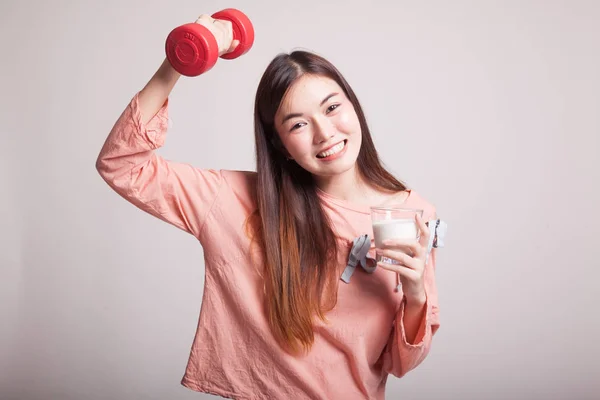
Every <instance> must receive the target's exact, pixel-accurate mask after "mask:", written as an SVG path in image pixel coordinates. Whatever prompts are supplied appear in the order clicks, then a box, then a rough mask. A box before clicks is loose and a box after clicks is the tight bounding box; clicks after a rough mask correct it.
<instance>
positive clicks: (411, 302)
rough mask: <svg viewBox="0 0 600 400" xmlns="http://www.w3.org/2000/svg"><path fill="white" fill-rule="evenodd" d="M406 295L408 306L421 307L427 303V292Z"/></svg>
mask: <svg viewBox="0 0 600 400" xmlns="http://www.w3.org/2000/svg"><path fill="white" fill-rule="evenodd" d="M405 297H406V308H413V309H421V308H423V306H424V305H425V303H427V295H426V294H425V292H423V293H419V294H416V295H410V296H407V295H405Z"/></svg>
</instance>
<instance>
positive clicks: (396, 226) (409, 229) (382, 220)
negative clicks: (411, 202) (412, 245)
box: [371, 207, 423, 264]
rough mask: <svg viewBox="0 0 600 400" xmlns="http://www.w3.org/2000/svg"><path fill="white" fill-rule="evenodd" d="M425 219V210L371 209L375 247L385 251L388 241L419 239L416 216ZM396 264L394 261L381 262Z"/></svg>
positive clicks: (399, 208)
mask: <svg viewBox="0 0 600 400" xmlns="http://www.w3.org/2000/svg"><path fill="white" fill-rule="evenodd" d="M417 214H419V216H421V217H423V210H419V209H413V208H402V207H371V220H372V223H373V238H374V239H375V247H376V248H377V249H383V242H384V241H385V240H388V239H415V240H417V239H419V235H420V232H419V228H418V226H417V220H416V215H417ZM377 258H378V261H384V262H389V263H392V264H395V263H396V262H394V261H393V260H389V259H386V260H383V259H382V260H379V258H380V257H379V256H378V257H377Z"/></svg>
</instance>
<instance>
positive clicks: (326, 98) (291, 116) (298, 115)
mask: <svg viewBox="0 0 600 400" xmlns="http://www.w3.org/2000/svg"><path fill="white" fill-rule="evenodd" d="M338 94H339V93H330V94H328V95H327V97H325V98H324V99H323V101H321V104H319V107H321V106H323V104H325V103H326V102H327V100H329V99H331V98H332V97H334V96H337V95H338ZM302 115H304V114H301V113H296V114H288V115H286V116H285V117H284V118H283V119H282V120H281V124H282V125H283V124H285V122H286V121H287V120H290V119H292V118H296V117H301V116H302Z"/></svg>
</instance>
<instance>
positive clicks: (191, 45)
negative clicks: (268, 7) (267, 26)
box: [165, 8, 254, 76]
mask: <svg viewBox="0 0 600 400" xmlns="http://www.w3.org/2000/svg"><path fill="white" fill-rule="evenodd" d="M212 17H213V18H214V19H220V20H227V21H231V24H232V26H233V40H239V41H240V43H239V44H238V46H237V47H236V48H235V50H233V51H232V52H230V53H226V54H223V55H221V58H224V59H227V60H231V59H234V58H237V57H239V56H241V55H243V54H245V53H247V52H248V50H250V48H251V47H252V44H253V43H254V27H253V26H252V22H250V19H249V18H248V17H247V16H246V15H245V14H244V13H242V12H241V11H239V10H236V9H234V8H227V9H225V10H222V11H219V12H217V13H215V14H213V15H212ZM165 51H166V53H167V59H168V60H169V62H170V63H171V65H172V66H173V68H174V69H175V70H176V71H177V72H179V73H180V74H182V75H185V76H198V75H200V74H202V73H204V72H206V71H208V70H209V69H211V68H212V67H213V66H214V65H215V64H216V62H217V59H218V58H219V46H218V45H217V40H216V39H215V37H214V35H213V34H212V33H211V31H210V30H208V29H207V28H206V27H204V26H202V25H200V24H197V23H195V22H194V23H189V24H185V25H181V26H179V27H177V28H175V29H173V30H172V31H171V33H169V36H167V40H166V43H165Z"/></svg>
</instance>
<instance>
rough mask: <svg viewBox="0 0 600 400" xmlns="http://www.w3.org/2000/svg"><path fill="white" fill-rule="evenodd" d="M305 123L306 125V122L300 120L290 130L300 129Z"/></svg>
mask: <svg viewBox="0 0 600 400" xmlns="http://www.w3.org/2000/svg"><path fill="white" fill-rule="evenodd" d="M304 125H306V124H305V123H304V122H298V123H297V124H296V125H294V126H292V128H291V129H290V131H294V130H296V129H300V128H302V127H303V126H304Z"/></svg>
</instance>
